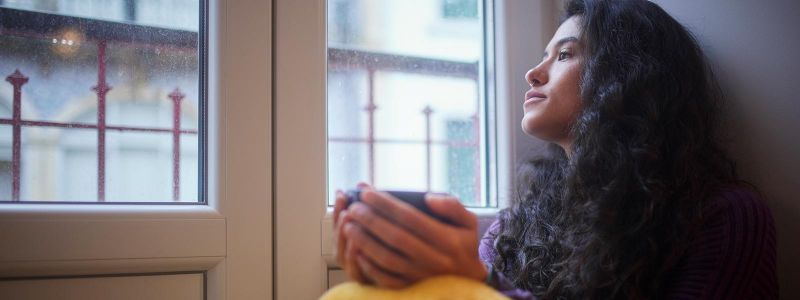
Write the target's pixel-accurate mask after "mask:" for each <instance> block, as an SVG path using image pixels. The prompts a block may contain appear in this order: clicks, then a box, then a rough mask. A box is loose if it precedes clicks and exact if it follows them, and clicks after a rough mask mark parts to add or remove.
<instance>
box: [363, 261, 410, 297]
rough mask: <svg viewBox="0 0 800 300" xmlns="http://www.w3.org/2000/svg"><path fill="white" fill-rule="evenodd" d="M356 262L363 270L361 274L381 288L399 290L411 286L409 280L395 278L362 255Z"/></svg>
mask: <svg viewBox="0 0 800 300" xmlns="http://www.w3.org/2000/svg"><path fill="white" fill-rule="evenodd" d="M356 261H357V262H358V266H359V267H360V268H361V272H363V273H364V274H365V275H366V276H367V277H369V278H370V279H371V280H372V281H373V282H374V283H375V284H376V285H377V286H379V287H384V288H390V289H399V288H403V287H406V286H408V284H409V281H408V280H407V279H404V278H401V277H398V276H395V275H393V274H390V273H388V272H386V271H384V270H382V269H380V268H379V267H378V266H376V265H375V264H373V263H372V262H371V261H370V260H369V259H368V258H366V257H364V256H362V255H358V256H356Z"/></svg>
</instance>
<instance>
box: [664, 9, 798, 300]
mask: <svg viewBox="0 0 800 300" xmlns="http://www.w3.org/2000/svg"><path fill="white" fill-rule="evenodd" d="M655 2H657V3H659V4H660V5H661V6H662V7H663V8H664V9H665V10H666V11H667V12H669V13H670V14H671V15H672V16H674V17H675V18H676V19H678V20H679V21H680V22H681V23H683V24H684V25H686V26H687V27H689V29H690V30H691V31H692V32H694V33H695V35H696V36H697V37H698V39H699V40H700V43H701V45H702V46H703V47H704V49H705V51H706V55H708V56H709V57H710V59H711V61H712V62H713V63H714V64H715V68H716V72H717V75H718V76H719V78H720V80H721V82H722V85H723V88H724V90H725V91H726V93H728V96H729V107H728V113H727V125H726V131H727V132H728V135H729V138H730V143H729V146H730V151H731V154H733V156H734V158H735V159H736V161H737V162H738V164H739V170H740V172H741V174H742V176H743V177H744V178H745V179H747V180H749V181H751V182H753V183H755V184H756V185H757V186H758V187H759V188H760V189H761V190H762V192H763V193H764V194H765V196H766V197H767V202H768V204H769V206H770V207H771V208H772V213H773V215H774V217H775V223H776V227H777V230H778V276H779V281H780V288H781V299H800V285H798V283H800V282H798V280H797V279H798V278H800V270H799V269H800V257H798V256H797V254H798V253H800V240H798V237H800V197H799V196H798V195H800V179H798V178H799V177H798V175H800V174H798V172H800V171H798V170H799V169H800V139H798V137H800V135H798V133H797V129H800V126H799V125H798V121H800V97H798V95H800V88H799V87H800V80H798V73H799V72H800V18H798V16H800V2H798V1H794V0H785V1H784V0H773V1H729V0H704V1H679V0H659V1H655Z"/></svg>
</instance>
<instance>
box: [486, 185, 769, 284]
mask: <svg viewBox="0 0 800 300" xmlns="http://www.w3.org/2000/svg"><path fill="white" fill-rule="evenodd" d="M501 226H502V224H500V222H499V221H495V222H494V223H493V224H492V225H491V226H490V227H489V229H488V230H487V232H486V234H484V236H483V238H482V239H481V242H480V247H479V254H480V257H481V260H483V261H484V263H487V264H491V263H492V261H494V258H495V257H496V256H497V253H496V251H495V249H494V247H493V246H492V245H493V242H494V241H493V239H492V235H493V233H496V232H497V231H498V230H499V229H500V227H501ZM775 256H776V250H775V226H774V223H773V220H772V214H771V213H770V210H769V208H768V207H767V206H766V204H764V202H763V201H762V200H761V198H760V197H759V196H758V195H757V194H755V193H753V192H751V191H749V190H746V189H736V190H729V191H726V192H724V193H722V194H721V195H720V197H717V198H715V199H713V200H712V201H710V202H709V203H708V205H707V206H706V208H705V211H704V220H703V226H702V228H700V232H699V233H698V235H697V236H696V237H695V238H694V239H693V240H692V241H691V244H690V245H689V249H688V250H687V251H686V253H684V255H683V256H682V257H681V259H680V260H679V262H678V263H677V265H676V266H675V267H674V268H673V269H672V271H671V272H669V273H670V274H671V275H670V276H668V277H667V278H664V280H665V281H666V282H667V285H666V290H665V291H664V298H666V299H778V280H777V276H776V273H775ZM493 276H494V277H493V280H492V282H490V283H489V285H491V286H492V287H494V288H495V289H497V290H498V291H500V292H502V293H503V294H505V295H506V296H508V297H510V298H512V299H536V297H535V296H533V295H532V294H531V293H530V292H528V291H524V290H521V289H517V288H515V287H514V286H513V284H512V283H511V281H510V280H508V279H507V278H506V277H505V276H503V274H502V273H500V272H495V274H494V275H493Z"/></svg>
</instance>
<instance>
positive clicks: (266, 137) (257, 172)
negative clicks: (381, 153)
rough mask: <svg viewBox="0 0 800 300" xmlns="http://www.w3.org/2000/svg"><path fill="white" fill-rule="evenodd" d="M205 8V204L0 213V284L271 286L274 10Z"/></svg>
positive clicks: (244, 291)
mask: <svg viewBox="0 0 800 300" xmlns="http://www.w3.org/2000/svg"><path fill="white" fill-rule="evenodd" d="M200 1H208V11H207V20H208V24H209V25H208V41H209V42H208V45H207V46H208V62H207V63H208V74H207V76H208V77H207V78H208V90H207V93H208V106H209V107H208V117H207V121H208V123H207V124H208V127H207V128H208V141H207V146H208V147H207V150H208V154H207V167H208V173H207V179H206V182H207V197H206V199H208V205H163V204H162V205H148V204H141V205H138V204H137V205H129V204H42V203H19V204H3V205H0V240H2V241H3V244H4V246H3V247H0V279H9V278H32V277H42V276H44V277H72V276H82V275H100V276H104V275H120V274H158V273H168V272H202V273H204V274H205V276H204V277H205V291H206V298H207V299H265V298H269V297H272V296H273V291H274V290H273V285H272V279H273V277H272V275H273V272H272V266H273V262H272V249H273V248H272V239H271V235H272V233H273V227H272V225H273V224H272V212H273V211H272V204H273V203H272V191H273V186H272V179H273V178H272V175H273V174H272V172H271V170H272V145H273V144H272V141H273V140H272V125H273V124H272V105H271V95H272V77H271V76H272V26H273V23H272V16H273V13H272V10H273V6H272V1H248V2H238V1H237V2H235V3H233V2H226V1H224V0H200Z"/></svg>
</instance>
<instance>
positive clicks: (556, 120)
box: [522, 68, 582, 141]
mask: <svg viewBox="0 0 800 300" xmlns="http://www.w3.org/2000/svg"><path fill="white" fill-rule="evenodd" d="M563 71H564V72H554V73H553V75H554V76H553V77H551V81H550V84H553V89H551V90H550V94H549V97H550V100H549V101H547V102H545V103H542V105H541V106H540V107H538V108H536V109H533V110H531V111H529V112H527V113H526V114H525V116H524V118H523V119H522V129H523V130H524V131H525V133H527V134H529V135H532V136H535V137H538V138H541V139H544V140H549V141H558V140H563V139H565V138H568V137H569V136H568V135H569V131H570V129H571V128H572V125H573V124H575V120H576V118H577V117H578V115H579V114H580V111H581V109H582V102H581V97H580V86H579V78H580V69H579V68H574V69H565V70H563Z"/></svg>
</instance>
